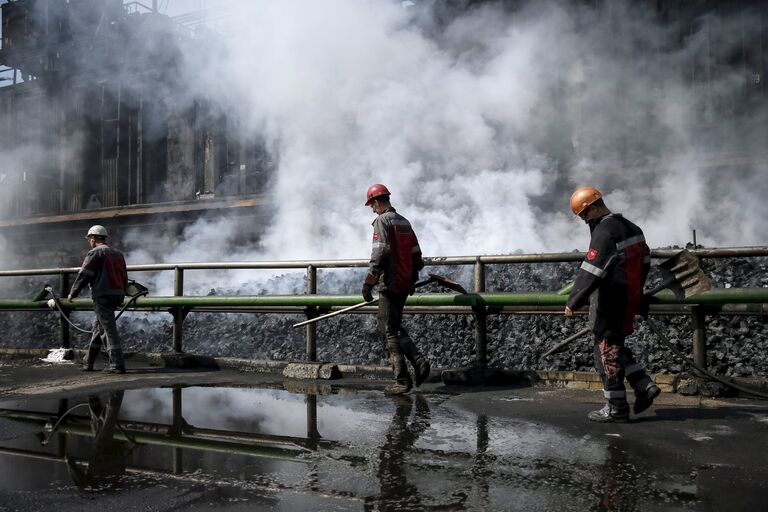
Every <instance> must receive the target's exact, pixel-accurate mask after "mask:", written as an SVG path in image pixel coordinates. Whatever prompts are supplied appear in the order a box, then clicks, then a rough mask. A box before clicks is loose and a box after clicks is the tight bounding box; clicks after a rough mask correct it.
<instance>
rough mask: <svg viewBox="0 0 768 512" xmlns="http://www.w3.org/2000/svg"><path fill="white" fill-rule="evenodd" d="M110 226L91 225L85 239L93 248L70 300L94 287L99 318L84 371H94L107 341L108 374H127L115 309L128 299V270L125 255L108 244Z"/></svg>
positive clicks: (94, 325) (95, 308)
mask: <svg viewBox="0 0 768 512" xmlns="http://www.w3.org/2000/svg"><path fill="white" fill-rule="evenodd" d="M107 236H108V235H107V229H106V228H105V227H104V226H99V225H96V226H92V227H91V229H89V230H88V234H87V235H86V236H85V239H86V240H87V241H88V244H89V245H90V246H91V250H90V251H88V254H87V255H86V256H85V260H84V261H83V266H82V268H81V269H80V272H78V274H77V277H76V278H75V282H74V283H73V284H72V290H71V291H70V292H69V297H67V298H68V299H69V300H72V299H73V298H75V297H77V296H78V295H79V294H80V292H81V291H82V290H83V288H85V286H86V285H90V287H91V298H92V299H93V310H94V312H95V313H96V318H95V320H94V321H93V334H92V336H91V342H90V344H89V345H88V353H87V354H86V356H85V359H84V361H83V370H84V371H93V363H94V362H95V361H96V357H97V356H98V355H99V352H100V351H101V346H102V345H103V344H106V350H107V355H108V357H109V365H108V366H107V367H106V368H104V371H105V372H107V373H125V360H124V358H123V350H122V348H121V345H120V336H119V335H118V333H117V323H116V322H115V310H116V309H117V308H119V307H120V305H121V304H122V303H123V299H125V288H126V286H127V285H128V273H127V271H126V267H125V258H124V257H123V254H122V253H121V252H120V251H118V250H117V249H113V248H112V247H110V246H108V245H107Z"/></svg>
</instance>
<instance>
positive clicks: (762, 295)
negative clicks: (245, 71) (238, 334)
mask: <svg viewBox="0 0 768 512" xmlns="http://www.w3.org/2000/svg"><path fill="white" fill-rule="evenodd" d="M654 297H655V298H656V299H657V301H655V303H657V304H697V305H702V306H722V305H724V304H761V303H763V304H764V303H768V288H729V289H725V288H717V289H713V290H709V291H707V292H705V293H702V294H700V295H697V296H695V297H691V298H689V299H685V300H676V299H675V297H674V295H673V294H672V293H671V292H668V291H664V292H660V293H658V294H657V295H655V296H654ZM567 300H568V297H567V296H566V295H558V294H557V293H552V292H547V293H468V294H449V293H429V294H417V295H412V296H410V297H408V302H407V303H406V304H407V305H408V306H432V307H440V306H464V307H472V306H481V305H485V306H564V305H565V303H566V301H567ZM359 302H362V297H360V296H359V295H256V296H246V295H239V296H217V295H212V296H205V297H190V296H186V297H173V296H171V297H141V298H139V299H137V300H136V302H135V309H150V310H152V309H155V310H165V309H167V308H172V307H182V308H190V309H194V308H206V307H208V308H210V307H243V306H253V307H285V306H288V307H290V306H294V307H306V306H317V307H326V308H327V307H343V306H351V305H354V304H358V303H359ZM62 306H64V308H65V309H74V310H90V309H93V305H92V302H91V300H89V299H75V300H74V301H72V302H71V303H70V302H67V301H62ZM37 309H40V310H47V309H48V306H47V305H46V303H45V301H31V300H20V299H4V300H0V310H37ZM131 309H133V308H131Z"/></svg>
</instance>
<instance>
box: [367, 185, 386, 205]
mask: <svg viewBox="0 0 768 512" xmlns="http://www.w3.org/2000/svg"><path fill="white" fill-rule="evenodd" d="M388 195H389V190H387V187H385V186H384V185H382V184H381V183H376V184H375V185H371V186H370V187H368V193H367V194H366V195H365V199H366V200H365V206H370V205H371V203H372V202H373V200H374V199H376V198H377V197H381V196H388Z"/></svg>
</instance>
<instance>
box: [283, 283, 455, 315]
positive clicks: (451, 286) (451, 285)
mask: <svg viewBox="0 0 768 512" xmlns="http://www.w3.org/2000/svg"><path fill="white" fill-rule="evenodd" d="M431 283H437V284H439V285H440V286H442V287H444V288H448V289H449V290H453V291H455V292H457V293H467V290H466V289H464V287H463V286H461V285H460V284H459V283H457V282H456V281H454V280H453V279H448V278H447V277H445V276H440V275H437V274H429V279H425V280H424V281H419V282H418V283H416V284H415V285H414V287H415V288H421V287H422V286H426V285H428V284H431ZM378 301H379V299H373V300H369V301H367V302H361V303H359V304H355V305H354V306H348V307H346V308H343V309H339V310H338V311H332V312H330V313H327V314H325V315H321V316H318V317H315V318H310V319H309V320H304V321H303V322H299V323H297V324H293V327H301V326H302V325H309V324H312V323H315V322H319V321H320V320H325V319H326V318H331V317H332V316H336V315H341V314H344V313H349V312H350V311H354V310H356V309H360V308H362V307H365V306H370V305H373V304H376V303H377V302H378Z"/></svg>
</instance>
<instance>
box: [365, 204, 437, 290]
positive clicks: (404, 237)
mask: <svg viewBox="0 0 768 512" xmlns="http://www.w3.org/2000/svg"><path fill="white" fill-rule="evenodd" d="M422 268H424V262H423V261H422V259H421V248H420V247H419V241H418V239H417V238H416V233H414V232H413V228H411V223H410V222H408V219H406V218H405V217H403V216H402V215H400V214H399V213H397V212H396V211H395V209H394V208H392V207H389V208H387V209H386V210H385V211H384V212H383V213H382V214H381V215H379V216H378V217H376V219H375V220H374V221H373V250H372V251H371V261H370V267H369V273H370V275H372V276H373V277H374V278H376V280H377V282H378V285H379V290H381V291H388V292H391V293H398V294H403V295H406V294H409V293H413V291H414V286H413V285H414V284H415V283H416V280H417V279H418V277H419V270H421V269H422Z"/></svg>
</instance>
